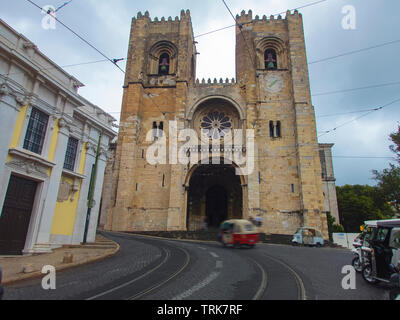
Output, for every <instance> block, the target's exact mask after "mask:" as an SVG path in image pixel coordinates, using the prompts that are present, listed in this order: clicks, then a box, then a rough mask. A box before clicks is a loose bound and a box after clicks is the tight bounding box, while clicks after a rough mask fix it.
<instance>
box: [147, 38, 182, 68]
mask: <svg viewBox="0 0 400 320" xmlns="http://www.w3.org/2000/svg"><path fill="white" fill-rule="evenodd" d="M165 54H167V55H168V57H169V72H168V74H176V70H177V66H178V48H177V47H176V46H175V45H174V44H173V43H172V42H169V41H159V42H157V43H155V44H154V45H153V46H152V47H151V49H150V52H149V70H148V73H149V74H151V75H156V74H158V67H159V61H160V57H161V56H162V55H165Z"/></svg>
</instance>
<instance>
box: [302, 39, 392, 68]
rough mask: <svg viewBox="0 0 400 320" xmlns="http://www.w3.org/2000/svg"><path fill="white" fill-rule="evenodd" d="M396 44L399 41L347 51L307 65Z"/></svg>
mask: <svg viewBox="0 0 400 320" xmlns="http://www.w3.org/2000/svg"><path fill="white" fill-rule="evenodd" d="M396 43H400V40H394V41H389V42H385V43H381V44H378V45H375V46H370V47H366V48H362V49H358V50H354V51H348V52H345V53H342V54H338V55H335V56H332V57H327V58H323V59H320V60H315V61H311V62H309V63H308V65H313V64H316V63H320V62H325V61H329V60H333V59H337V58H341V57H345V56H348V55H352V54H356V53H360V52H364V51H368V50H372V49H377V48H381V47H385V46H389V45H392V44H396Z"/></svg>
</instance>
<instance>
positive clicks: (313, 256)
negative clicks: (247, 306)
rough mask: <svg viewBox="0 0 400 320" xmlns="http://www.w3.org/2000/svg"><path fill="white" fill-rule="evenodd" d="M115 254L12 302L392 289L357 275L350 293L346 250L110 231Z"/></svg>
mask: <svg viewBox="0 0 400 320" xmlns="http://www.w3.org/2000/svg"><path fill="white" fill-rule="evenodd" d="M106 236H107V237H109V238H110V239H111V240H114V241H116V242H118V243H119V244H120V246H121V249H120V252H119V253H118V254H116V255H115V256H113V257H111V258H109V259H106V260H104V261H100V262H97V263H94V264H89V265H86V266H82V267H79V268H76V269H74V270H67V271H63V272H60V273H58V274H57V289H56V290H54V291H44V290H43V289H42V288H41V286H40V281H39V280H31V281H28V282H24V283H20V284H18V285H12V286H7V287H6V292H5V297H4V298H5V299H107V300H109V299H132V300H137V299H142V300H163V301H164V300H251V299H262V300H276V299H283V300H298V299H310V300H314V299H327V300H360V299H361V300H385V299H388V289H387V288H385V287H384V286H370V285H367V284H366V283H364V281H363V279H362V278H361V276H359V275H357V288H356V290H344V289H343V288H342V286H341V283H342V279H343V277H344V276H345V275H344V274H342V273H341V270H342V268H343V266H345V265H349V264H350V263H351V259H352V254H351V252H350V251H347V250H338V249H331V248H303V247H291V246H284V245H267V244H259V245H258V246H256V248H254V249H247V248H241V249H233V248H224V247H222V246H221V244H219V243H217V242H198V241H174V240H166V239H158V238H151V237H145V236H137V235H128V234H115V233H107V234H106Z"/></svg>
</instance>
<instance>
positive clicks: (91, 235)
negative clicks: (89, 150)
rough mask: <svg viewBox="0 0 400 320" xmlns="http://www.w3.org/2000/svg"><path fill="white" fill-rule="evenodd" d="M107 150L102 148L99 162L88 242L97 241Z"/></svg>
mask: <svg viewBox="0 0 400 320" xmlns="http://www.w3.org/2000/svg"><path fill="white" fill-rule="evenodd" d="M106 154H107V152H106V150H104V149H103V150H102V151H101V153H100V156H99V161H98V163H97V175H96V184H95V187H94V188H95V189H94V197H93V200H94V206H93V208H92V211H91V214H90V221H89V228H88V233H87V242H89V243H90V242H95V240H96V230H97V221H98V218H99V213H100V202H101V191H102V189H103V180H104V171H105V169H106V161H107V155H106Z"/></svg>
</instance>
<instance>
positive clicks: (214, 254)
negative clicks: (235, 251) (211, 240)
mask: <svg viewBox="0 0 400 320" xmlns="http://www.w3.org/2000/svg"><path fill="white" fill-rule="evenodd" d="M210 254H211V255H212V256H213V257H214V258H218V255H217V254H216V253H214V252H210Z"/></svg>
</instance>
